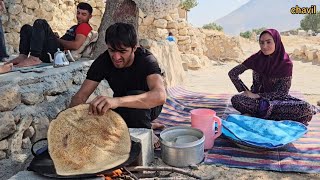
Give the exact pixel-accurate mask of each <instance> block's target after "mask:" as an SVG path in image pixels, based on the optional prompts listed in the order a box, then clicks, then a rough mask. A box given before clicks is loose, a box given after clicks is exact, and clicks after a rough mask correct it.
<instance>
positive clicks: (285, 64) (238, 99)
mask: <svg viewBox="0 0 320 180" xmlns="http://www.w3.org/2000/svg"><path fill="white" fill-rule="evenodd" d="M259 43H260V51H258V52H257V53H255V54H253V55H252V56H251V57H249V58H248V59H247V60H245V61H244V62H243V63H242V64H240V65H237V66H236V67H234V68H233V69H231V70H230V71H229V73H228V75H229V77H230V79H231V81H232V83H233V84H234V86H235V87H236V89H237V90H238V92H242V93H241V94H237V95H234V96H233V97H232V98H231V102H232V105H233V107H234V108H235V109H236V110H238V111H240V112H241V113H242V114H249V115H251V116H254V117H259V118H264V119H272V120H293V121H298V122H301V123H303V124H305V125H308V122H309V121H310V120H311V118H312V116H313V115H314V114H316V112H317V109H316V107H315V106H313V105H310V104H309V103H308V102H305V101H303V100H300V99H298V98H296V97H293V96H291V95H289V90H290V87H291V80H292V68H293V64H292V61H291V60H290V58H289V56H288V54H287V53H286V52H285V48H284V46H283V44H282V42H281V37H280V34H279V32H278V31H277V30H275V29H267V30H265V31H263V32H262V33H261V34H260V37H259ZM248 69H252V70H253V84H252V86H251V90H249V89H248V88H247V87H246V85H245V84H244V83H243V82H242V81H241V79H240V78H239V75H240V74H242V73H243V72H244V71H246V70H248Z"/></svg>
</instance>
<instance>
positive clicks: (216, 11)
mask: <svg viewBox="0 0 320 180" xmlns="http://www.w3.org/2000/svg"><path fill="white" fill-rule="evenodd" d="M248 1H249V0H198V5H197V6H196V7H194V8H192V9H191V10H190V12H189V13H188V21H189V23H191V24H192V25H193V26H195V27H202V26H203V25H204V24H208V23H211V22H214V21H215V20H217V19H219V18H221V17H223V16H225V15H227V14H229V13H231V12H232V11H234V10H236V9H237V8H239V7H240V6H241V5H243V4H245V3H247V2H248Z"/></svg>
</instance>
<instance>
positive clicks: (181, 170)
mask: <svg viewBox="0 0 320 180" xmlns="http://www.w3.org/2000/svg"><path fill="white" fill-rule="evenodd" d="M127 169H128V170H129V171H169V172H175V173H180V174H183V175H187V176H190V177H193V178H196V179H202V177H200V176H198V175H195V174H194V173H191V172H188V171H186V170H183V169H180V168H174V167H147V166H135V167H127Z"/></svg>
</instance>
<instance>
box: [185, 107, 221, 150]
mask: <svg viewBox="0 0 320 180" xmlns="http://www.w3.org/2000/svg"><path fill="white" fill-rule="evenodd" d="M190 112H191V127H193V128H197V129H200V130H201V131H202V132H203V133H204V136H205V141H204V149H211V148H212V147H213V145H214V140H215V139H216V138H218V137H219V136H220V135H221V119H220V118H219V117H218V116H216V112H215V111H214V110H211V109H201V108H200V109H194V110H191V111H190ZM215 123H217V124H218V126H217V127H218V131H217V132H216V131H215Z"/></svg>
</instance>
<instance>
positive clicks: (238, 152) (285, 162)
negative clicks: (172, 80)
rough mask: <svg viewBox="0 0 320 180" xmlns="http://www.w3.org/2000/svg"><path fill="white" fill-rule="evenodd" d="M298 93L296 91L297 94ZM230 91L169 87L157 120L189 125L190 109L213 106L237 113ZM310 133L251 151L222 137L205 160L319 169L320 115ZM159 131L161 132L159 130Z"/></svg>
mask: <svg viewBox="0 0 320 180" xmlns="http://www.w3.org/2000/svg"><path fill="white" fill-rule="evenodd" d="M294 95H295V94H294ZM230 98H231V95H230V94H206V93H197V92H191V91H187V90H185V89H183V88H181V87H176V88H171V89H169V90H168V98H167V101H166V104H165V105H164V107H163V110H162V112H161V114H160V116H159V117H158V118H157V119H156V120H155V121H156V122H159V123H162V124H165V125H166V126H167V127H171V126H190V113H189V112H190V110H192V109H194V108H200V107H201V108H210V109H213V110H215V111H216V112H217V115H218V116H219V117H220V118H222V119H225V118H226V116H227V115H228V114H231V113H233V114H238V112H237V111H236V110H235V109H233V108H232V106H231V105H230ZM308 130H309V131H308V133H307V134H305V135H304V136H303V137H302V138H300V139H299V140H297V141H295V142H293V143H291V144H289V145H287V146H285V147H284V148H281V149H278V150H273V151H252V150H248V149H243V148H239V147H238V146H237V145H235V144H234V143H232V142H231V141H229V140H228V139H225V138H223V137H219V138H218V139H216V140H215V144H214V147H213V148H212V149H210V150H208V151H206V157H205V160H204V162H203V163H204V164H215V165H225V166H229V167H237V168H246V169H263V170H273V171H286V172H288V171H291V172H305V173H320V116H319V115H317V116H314V118H313V120H312V121H311V122H310V124H309V127H308ZM156 133H159V132H156Z"/></svg>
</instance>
